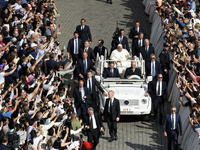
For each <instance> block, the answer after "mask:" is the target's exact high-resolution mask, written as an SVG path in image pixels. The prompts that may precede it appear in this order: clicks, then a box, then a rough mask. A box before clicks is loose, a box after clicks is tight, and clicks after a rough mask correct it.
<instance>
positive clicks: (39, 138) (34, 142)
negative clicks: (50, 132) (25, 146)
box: [33, 135, 43, 149]
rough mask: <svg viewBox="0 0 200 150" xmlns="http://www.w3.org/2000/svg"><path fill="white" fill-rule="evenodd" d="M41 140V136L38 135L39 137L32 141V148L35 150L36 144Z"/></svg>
mask: <svg viewBox="0 0 200 150" xmlns="http://www.w3.org/2000/svg"><path fill="white" fill-rule="evenodd" d="M42 138H43V136H42V135H40V136H38V137H36V138H34V139H33V147H35V148H36V149H37V146H38V143H39V141H40V140H41V139H42Z"/></svg>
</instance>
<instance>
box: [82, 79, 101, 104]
mask: <svg viewBox="0 0 200 150" xmlns="http://www.w3.org/2000/svg"><path fill="white" fill-rule="evenodd" d="M87 80H88V78H87V79H85V80H84V85H85V87H87V83H88V82H87ZM96 87H97V88H98V89H99V90H100V91H101V92H102V93H103V92H104V90H103V89H102V87H101V86H100V83H99V82H98V81H97V80H96V79H95V78H94V77H92V97H91V98H92V100H96V97H97V92H96V89H95V88H96Z"/></svg>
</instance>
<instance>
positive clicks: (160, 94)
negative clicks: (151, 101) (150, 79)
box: [156, 81, 162, 96]
mask: <svg viewBox="0 0 200 150" xmlns="http://www.w3.org/2000/svg"><path fill="white" fill-rule="evenodd" d="M158 85H159V81H157V84H156V95H157V96H161V95H162V81H161V82H160V95H158Z"/></svg>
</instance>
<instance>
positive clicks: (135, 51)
mask: <svg viewBox="0 0 200 150" xmlns="http://www.w3.org/2000/svg"><path fill="white" fill-rule="evenodd" d="M142 46H144V33H142V32H140V33H139V35H138V38H136V39H135V40H134V41H133V43H132V56H137V57H139V54H140V47H142Z"/></svg>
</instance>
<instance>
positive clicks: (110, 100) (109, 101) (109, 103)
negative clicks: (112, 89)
mask: <svg viewBox="0 0 200 150" xmlns="http://www.w3.org/2000/svg"><path fill="white" fill-rule="evenodd" d="M110 101H111V104H112V106H113V101H114V98H113V99H110V100H109V102H108V112H109V113H110Z"/></svg>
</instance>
